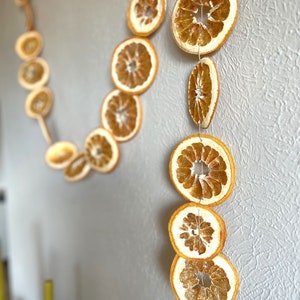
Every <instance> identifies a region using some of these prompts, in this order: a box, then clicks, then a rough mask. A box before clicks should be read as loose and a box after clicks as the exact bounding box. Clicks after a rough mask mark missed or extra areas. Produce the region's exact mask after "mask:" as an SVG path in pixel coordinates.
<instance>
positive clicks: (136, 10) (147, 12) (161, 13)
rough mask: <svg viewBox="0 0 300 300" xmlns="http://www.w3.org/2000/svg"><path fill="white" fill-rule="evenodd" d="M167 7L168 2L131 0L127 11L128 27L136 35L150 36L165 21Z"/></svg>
mask: <svg viewBox="0 0 300 300" xmlns="http://www.w3.org/2000/svg"><path fill="white" fill-rule="evenodd" d="M166 6H167V2H166V0H131V1H130V4H129V7H128V11H127V22H128V27H129V28H130V30H131V31H132V33H133V34H135V35H138V36H148V35H150V34H151V33H153V32H154V31H155V30H156V29H157V28H158V27H159V26H160V24H161V23H162V21H163V20H164V17H165V14H166Z"/></svg>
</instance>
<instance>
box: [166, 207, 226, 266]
mask: <svg viewBox="0 0 300 300" xmlns="http://www.w3.org/2000/svg"><path fill="white" fill-rule="evenodd" d="M169 235H170V240H171V243H172V245H173V248H174V249H175V251H176V252H177V254H178V255H180V256H181V257H184V258H186V259H197V260H207V259H211V258H213V257H215V256H216V255H218V254H219V253H220V252H221V251H222V249H223V247H224V243H225V240H226V227H225V222H224V221H223V219H222V218H221V217H220V216H219V215H218V214H217V213H216V212H214V211H213V210H212V209H211V208H208V207H204V206H202V205H199V204H196V203H188V204H185V205H183V206H181V207H180V208H178V209H177V210H176V211H175V212H174V214H173V215H172V217H171V219H170V222H169Z"/></svg>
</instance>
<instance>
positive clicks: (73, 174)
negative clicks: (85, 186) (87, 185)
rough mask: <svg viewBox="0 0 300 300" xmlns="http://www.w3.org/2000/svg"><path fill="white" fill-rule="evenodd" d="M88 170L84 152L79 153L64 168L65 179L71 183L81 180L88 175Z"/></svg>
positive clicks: (88, 166) (89, 167)
mask: <svg viewBox="0 0 300 300" xmlns="http://www.w3.org/2000/svg"><path fill="white" fill-rule="evenodd" d="M90 169H91V166H90V165H89V163H88V162H87V160H86V157H85V154H84V152H82V153H79V154H77V156H76V157H75V158H74V159H73V160H72V161H71V162H70V163H69V164H68V166H67V167H66V168H65V171H64V175H65V179H66V180H68V181H71V182H75V181H78V180H81V179H83V178H84V177H86V176H87V175H88V173H89V172H90Z"/></svg>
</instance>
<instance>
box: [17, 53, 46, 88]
mask: <svg viewBox="0 0 300 300" xmlns="http://www.w3.org/2000/svg"><path fill="white" fill-rule="evenodd" d="M49 75H50V71H49V67H48V64H47V63H46V61H45V60H43V59H42V58H35V59H32V60H30V61H27V62H25V63H23V64H22V65H21V67H20V69H19V74H18V78H19V83H20V85H21V86H22V87H23V88H25V89H27V90H34V89H35V88H38V87H41V86H43V85H45V84H46V83H47V82H48V80H49Z"/></svg>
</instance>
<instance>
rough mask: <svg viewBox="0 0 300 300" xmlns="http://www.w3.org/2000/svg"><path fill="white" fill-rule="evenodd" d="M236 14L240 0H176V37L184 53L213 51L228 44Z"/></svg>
mask: <svg viewBox="0 0 300 300" xmlns="http://www.w3.org/2000/svg"><path fill="white" fill-rule="evenodd" d="M201 12H202V13H203V17H201ZM237 14H238V4H237V0H210V1H209V0H177V2H176V3H175V6H174V9H173V13H172V32H173V36H174V39H175V41H176V43H177V45H178V47H179V48H181V49H182V50H183V51H185V52H188V53H191V54H198V53H200V54H202V55H203V54H207V53H211V52H213V51H215V50H217V49H219V48H220V47H221V46H222V45H223V44H224V43H225V41H226V39H227V38H228V36H229V34H230V32H231V31H232V29H233V27H234V25H235V23H236V19H237ZM199 47H200V48H199Z"/></svg>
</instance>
